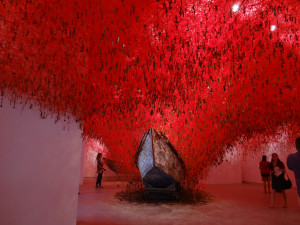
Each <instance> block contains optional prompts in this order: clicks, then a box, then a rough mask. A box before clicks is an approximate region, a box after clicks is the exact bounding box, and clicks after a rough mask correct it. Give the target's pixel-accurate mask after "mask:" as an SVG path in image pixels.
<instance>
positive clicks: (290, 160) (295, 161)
mask: <svg viewBox="0 0 300 225" xmlns="http://www.w3.org/2000/svg"><path fill="white" fill-rule="evenodd" d="M295 144H296V149H297V152H296V153H293V154H290V155H289V156H288V157H287V162H286V164H287V167H288V168H289V169H290V170H293V171H294V174H295V180H296V185H297V191H298V203H299V205H300V137H298V138H297V139H296V141H295Z"/></svg>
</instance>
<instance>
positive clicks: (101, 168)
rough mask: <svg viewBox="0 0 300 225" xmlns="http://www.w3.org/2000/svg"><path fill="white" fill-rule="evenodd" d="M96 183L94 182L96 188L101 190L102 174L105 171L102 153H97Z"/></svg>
mask: <svg viewBox="0 0 300 225" xmlns="http://www.w3.org/2000/svg"><path fill="white" fill-rule="evenodd" d="M96 160H97V174H98V176H97V181H96V188H98V187H99V188H101V187H102V186H101V181H102V175H103V172H104V171H105V169H104V160H103V159H102V153H98V155H97V157H96Z"/></svg>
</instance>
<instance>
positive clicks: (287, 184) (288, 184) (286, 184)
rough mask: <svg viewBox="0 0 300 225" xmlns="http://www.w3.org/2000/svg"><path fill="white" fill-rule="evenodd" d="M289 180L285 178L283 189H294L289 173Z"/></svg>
mask: <svg viewBox="0 0 300 225" xmlns="http://www.w3.org/2000/svg"><path fill="white" fill-rule="evenodd" d="M285 174H286V176H287V179H285V178H283V189H285V190H287V189H291V188H292V181H291V180H290V178H289V175H288V174H287V172H285Z"/></svg>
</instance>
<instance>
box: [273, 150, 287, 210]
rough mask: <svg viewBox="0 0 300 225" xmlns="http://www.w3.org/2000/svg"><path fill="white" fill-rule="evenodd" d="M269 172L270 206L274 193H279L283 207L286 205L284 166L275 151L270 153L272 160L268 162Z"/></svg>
mask: <svg viewBox="0 0 300 225" xmlns="http://www.w3.org/2000/svg"><path fill="white" fill-rule="evenodd" d="M270 172H271V178H272V195H271V204H270V207H271V208H273V207H274V200H275V194H276V192H277V193H281V194H282V196H283V200H284V205H283V208H286V207H287V197H286V193H285V189H284V181H285V179H284V173H285V166H284V164H283V162H282V161H281V160H280V159H279V158H278V155H277V154H276V153H273V154H272V160H271V162H270Z"/></svg>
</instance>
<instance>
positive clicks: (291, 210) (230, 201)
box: [77, 178, 300, 225]
mask: <svg viewBox="0 0 300 225" xmlns="http://www.w3.org/2000/svg"><path fill="white" fill-rule="evenodd" d="M125 185H126V183H124V182H115V181H114V182H108V181H106V182H105V181H104V182H103V186H104V188H101V189H95V179H94V178H86V179H84V183H83V185H81V186H80V195H79V199H78V218H77V225H98V224H99V225H100V224H104V225H121V224H130V225H141V224H146V225H152V224H155V225H169V224H170V225H171V224H172V225H173V224H174V225H177V224H178V225H182V224H195V225H196V224H197V225H199V224H203V225H204V224H205V225H215V224H216V225H217V224H218V225H223V224H224V225H227V224H228V225H229V224H230V225H235V224H238V225H248V224H249V225H277V224H278V225H300V206H299V205H298V203H297V194H296V189H295V188H292V189H290V190H288V191H287V198H288V208H283V207H282V206H283V199H282V195H279V194H277V195H276V199H275V208H269V201H270V194H265V193H264V192H263V187H262V185H261V184H252V183H247V184H222V185H203V186H202V189H203V190H205V191H206V192H209V193H210V194H211V195H212V196H213V200H211V201H209V202H208V203H207V204H205V205H180V204H166V203H164V204H154V203H152V204H149V203H148V204H147V203H128V202H124V201H120V200H118V199H116V198H115V197H114V196H115V193H116V192H118V191H120V190H124V188H125Z"/></svg>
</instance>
